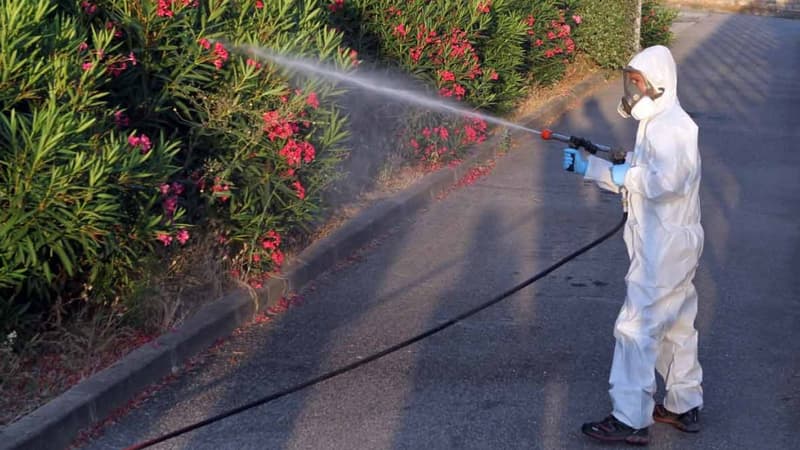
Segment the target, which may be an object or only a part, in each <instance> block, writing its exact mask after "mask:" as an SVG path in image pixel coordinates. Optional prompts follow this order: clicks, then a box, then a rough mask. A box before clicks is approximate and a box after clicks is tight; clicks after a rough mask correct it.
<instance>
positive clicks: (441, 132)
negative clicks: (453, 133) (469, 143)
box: [439, 127, 450, 139]
mask: <svg viewBox="0 0 800 450" xmlns="http://www.w3.org/2000/svg"><path fill="white" fill-rule="evenodd" d="M439 136H440V137H441V138H442V139H447V138H449V137H450V133H449V132H448V131H447V128H446V127H441V128H439Z"/></svg>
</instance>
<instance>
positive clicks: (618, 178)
mask: <svg viewBox="0 0 800 450" xmlns="http://www.w3.org/2000/svg"><path fill="white" fill-rule="evenodd" d="M630 168H631V166H630V164H628V163H622V164H617V165H614V166H611V179H612V180H613V181H614V184H616V185H617V186H619V187H622V185H623V184H625V174H626V173H628V169H630Z"/></svg>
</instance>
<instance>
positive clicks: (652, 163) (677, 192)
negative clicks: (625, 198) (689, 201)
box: [624, 133, 697, 201]
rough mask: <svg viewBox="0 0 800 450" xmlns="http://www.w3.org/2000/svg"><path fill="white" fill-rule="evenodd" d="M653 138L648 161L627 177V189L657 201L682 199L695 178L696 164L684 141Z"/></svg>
mask: <svg viewBox="0 0 800 450" xmlns="http://www.w3.org/2000/svg"><path fill="white" fill-rule="evenodd" d="M654 135H655V136H653V139H650V141H649V142H648V144H649V146H648V147H649V151H648V153H647V157H646V158H640V160H639V161H637V165H636V166H635V167H631V168H630V169H629V170H628V172H627V173H626V174H625V183H624V184H625V188H627V189H628V190H629V191H630V192H635V193H637V194H639V195H641V196H643V197H645V198H647V199H649V200H656V201H658V200H669V199H671V198H675V197H680V196H683V195H685V194H686V193H687V192H688V190H689V187H690V186H691V180H693V179H694V177H695V175H696V172H697V171H696V164H694V163H692V161H691V160H690V158H689V155H687V152H686V148H685V145H684V143H683V142H682V140H681V139H679V138H671V139H670V138H668V137H667V138H665V137H661V138H660V139H659V136H658V133H654Z"/></svg>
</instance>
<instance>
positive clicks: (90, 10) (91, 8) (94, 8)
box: [81, 2, 97, 15]
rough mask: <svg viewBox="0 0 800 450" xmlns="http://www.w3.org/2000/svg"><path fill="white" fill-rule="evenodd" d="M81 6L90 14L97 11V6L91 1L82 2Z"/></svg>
mask: <svg viewBox="0 0 800 450" xmlns="http://www.w3.org/2000/svg"><path fill="white" fill-rule="evenodd" d="M81 7H82V8H83V12H85V13H86V14H89V15H91V14H94V13H96V12H97V6H96V5H93V4H91V3H89V2H81Z"/></svg>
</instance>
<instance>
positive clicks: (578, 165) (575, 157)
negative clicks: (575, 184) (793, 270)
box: [563, 148, 589, 175]
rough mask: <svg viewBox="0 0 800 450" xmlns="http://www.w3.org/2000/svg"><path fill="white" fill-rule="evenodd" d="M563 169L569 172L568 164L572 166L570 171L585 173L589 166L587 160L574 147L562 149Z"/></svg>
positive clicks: (579, 173)
mask: <svg viewBox="0 0 800 450" xmlns="http://www.w3.org/2000/svg"><path fill="white" fill-rule="evenodd" d="M563 166H564V170H566V171H567V172H570V170H569V168H570V166H572V167H573V170H572V172H575V173H577V174H578V175H586V168H587V167H589V161H587V160H586V158H584V157H583V155H582V154H581V152H580V151H578V150H576V149H574V148H565V149H564V164H563Z"/></svg>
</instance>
